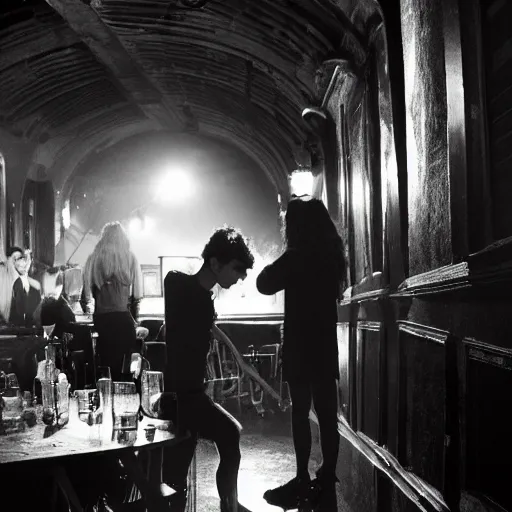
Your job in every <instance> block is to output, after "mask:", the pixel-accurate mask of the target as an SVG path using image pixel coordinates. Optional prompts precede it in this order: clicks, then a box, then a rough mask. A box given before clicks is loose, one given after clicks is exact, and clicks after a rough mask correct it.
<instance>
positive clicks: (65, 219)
mask: <svg viewBox="0 0 512 512" xmlns="http://www.w3.org/2000/svg"><path fill="white" fill-rule="evenodd" d="M62 225H63V226H64V229H69V226H71V213H70V210H69V201H66V203H65V205H64V208H62Z"/></svg>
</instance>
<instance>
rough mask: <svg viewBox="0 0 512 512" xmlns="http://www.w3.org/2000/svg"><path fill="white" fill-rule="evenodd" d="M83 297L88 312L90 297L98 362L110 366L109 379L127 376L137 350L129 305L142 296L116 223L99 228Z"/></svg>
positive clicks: (133, 264)
mask: <svg viewBox="0 0 512 512" xmlns="http://www.w3.org/2000/svg"><path fill="white" fill-rule="evenodd" d="M84 296H85V299H86V301H87V303H88V312H90V311H91V309H92V308H91V305H92V300H91V299H94V315H93V319H94V328H95V329H96V331H97V333H98V341H97V344H96V353H97V354H98V357H99V360H100V363H101V365H102V366H109V367H110V371H111V375H112V380H114V381H120V380H126V379H127V378H129V376H130V373H129V361H130V358H131V354H132V353H133V352H136V351H137V338H136V332H135V321H136V320H137V308H136V307H133V305H138V302H139V301H140V299H142V271H141V268H140V265H139V263H138V261H137V258H136V257H135V255H134V254H133V252H132V251H131V250H130V242H129V240H128V237H127V235H126V232H125V230H124V229H123V227H122V226H121V224H120V223H119V222H110V223H108V224H106V225H105V226H104V227H103V230H102V233H101V238H100V240H99V242H98V243H97V244H96V247H95V248H94V251H93V253H92V254H91V255H90V256H89V258H88V259H87V262H86V264H85V270H84ZM129 307H131V309H132V314H134V316H132V314H131V313H130V311H129ZM123 361H125V363H126V364H125V367H124V368H123Z"/></svg>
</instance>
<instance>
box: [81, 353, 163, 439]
mask: <svg viewBox="0 0 512 512" xmlns="http://www.w3.org/2000/svg"><path fill="white" fill-rule="evenodd" d="M137 356H138V358H139V359H142V358H140V356H139V355H137ZM96 375H97V382H96V389H83V390H77V391H76V396H77V401H78V417H79V419H80V420H81V421H83V422H84V423H86V424H87V425H100V436H101V438H102V439H104V440H109V439H110V440H115V441H118V442H122V443H129V442H133V441H135V440H136V437H137V428H138V422H139V414H140V412H141V405H142V412H144V413H145V414H146V416H149V417H154V418H155V417H158V411H157V409H156V407H155V403H156V397H160V396H161V393H162V392H163V373H162V372H154V371H150V370H146V369H145V370H142V372H141V394H140V395H139V392H138V390H137V385H136V383H135V382H115V381H114V382H113V381H112V378H111V374H110V368H108V367H101V366H100V367H98V368H97V370H96ZM141 397H142V398H141ZM154 432H155V427H154V426H152V425H148V426H147V428H146V437H147V439H148V440H150V441H152V440H153V438H154Z"/></svg>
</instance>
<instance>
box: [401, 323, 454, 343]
mask: <svg viewBox="0 0 512 512" xmlns="http://www.w3.org/2000/svg"><path fill="white" fill-rule="evenodd" d="M397 324H398V330H399V331H400V332H403V333H406V334H410V335H411V336H415V337H416V338H421V339H424V340H428V341H434V342H435V343H439V344H441V345H444V344H445V343H446V340H447V339H448V336H449V335H450V333H449V332H448V331H443V330H442V329H435V328H434V327H430V326H427V325H422V324H417V323H415V322H409V321H406V320H399V321H398V322H397Z"/></svg>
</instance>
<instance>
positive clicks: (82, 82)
mask: <svg viewBox="0 0 512 512" xmlns="http://www.w3.org/2000/svg"><path fill="white" fill-rule="evenodd" d="M342 3H343V4H345V5H344V7H345V10H347V8H348V7H350V5H351V4H352V3H357V2H350V1H344V2H342V0H339V1H336V0H210V1H207V0H206V1H205V0H46V1H44V0H26V1H24V2H22V1H21V0H16V1H14V0H13V1H9V0H7V2H6V0H2V5H1V7H0V13H1V18H0V76H1V80H0V127H1V128H4V129H6V130H8V131H10V132H11V133H13V134H15V135H17V136H20V137H23V138H27V139H30V140H34V141H37V142H38V143H39V149H38V153H39V155H40V158H41V161H42V162H43V161H44V165H45V166H46V167H47V173H48V175H50V176H51V177H53V178H54V179H55V181H57V182H60V183H61V184H62V183H64V182H65V180H66V179H67V177H68V176H69V174H70V173H71V172H72V169H71V168H70V167H73V165H74V163H73V157H74V156H75V155H80V158H84V157H86V156H87V153H88V152H90V151H94V150H97V149H98V145H100V144H101V145H102V146H103V147H105V146H106V145H108V144H111V143H115V142H116V141H117V140H120V139H122V138H124V137H127V136H131V135H133V133H137V132H139V133H140V132H144V131H151V130H170V131H179V132H182V131H185V132H187V131H188V132H194V133H197V134H199V135H204V136H208V137H215V138H220V139H224V140H227V141H229V142H230V143H232V144H234V145H236V146H238V147H239V148H241V149H242V150H243V151H244V152H245V153H247V154H248V155H249V156H251V157H252V158H253V159H254V160H256V161H257V162H258V163H259V165H260V166H261V168H262V169H263V170H264V171H265V172H267V173H268V175H269V177H270V178H271V180H272V181H273V182H274V183H275V184H276V186H277V187H278V189H282V188H283V187H284V186H285V185H284V184H285V183H286V176H287V173H288V172H290V171H291V170H292V169H294V168H295V166H296V161H297V159H300V158H301V157H300V156H299V155H300V154H303V153H304V151H303V150H304V148H305V149H306V152H307V151H308V150H309V146H310V144H311V143H312V142H313V141H314V136H312V134H311V133H309V132H308V130H309V128H308V127H307V126H306V124H305V123H304V122H303V120H302V118H301V112H302V110H303V109H304V108H305V107H306V106H309V105H311V104H317V103H318V102H319V97H318V90H317V89H318V83H317V80H316V79H317V72H318V69H319V68H320V67H321V65H322V62H324V61H325V60H326V59H330V58H340V57H348V58H353V57H354V54H357V53H358V52H361V51H362V44H361V41H362V38H361V36H360V35H359V33H358V32H357V31H356V30H355V29H354V27H353V25H352V23H351V22H350V21H349V20H348V18H347V16H346V14H344V11H343V10H342V9H341V8H340V7H339V4H342ZM355 58H356V60H357V55H356V57H355ZM49 161H51V163H49Z"/></svg>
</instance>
